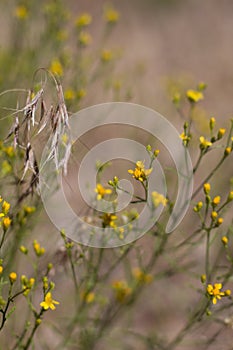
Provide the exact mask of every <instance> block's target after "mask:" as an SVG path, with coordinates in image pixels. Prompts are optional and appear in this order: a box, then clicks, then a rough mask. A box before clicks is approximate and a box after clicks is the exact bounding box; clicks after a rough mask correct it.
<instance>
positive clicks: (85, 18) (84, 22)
mask: <svg viewBox="0 0 233 350" xmlns="http://www.w3.org/2000/svg"><path fill="white" fill-rule="evenodd" d="M91 22H92V17H91V15H90V14H89V13H83V14H82V15H80V16H79V17H78V18H77V19H76V21H75V25H76V27H78V28H83V27H87V26H88V25H89V24H91Z"/></svg>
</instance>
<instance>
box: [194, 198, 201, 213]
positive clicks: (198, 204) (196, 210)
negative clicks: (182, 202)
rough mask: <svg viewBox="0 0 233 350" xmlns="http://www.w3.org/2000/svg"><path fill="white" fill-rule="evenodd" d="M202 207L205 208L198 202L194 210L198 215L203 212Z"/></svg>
mask: <svg viewBox="0 0 233 350" xmlns="http://www.w3.org/2000/svg"><path fill="white" fill-rule="evenodd" d="M202 207H203V203H202V202H201V201H200V202H198V203H197V204H196V205H195V207H194V208H193V210H194V211H195V212H196V213H198V212H199V211H200V210H201V208H202Z"/></svg>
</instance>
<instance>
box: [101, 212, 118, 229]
mask: <svg viewBox="0 0 233 350" xmlns="http://www.w3.org/2000/svg"><path fill="white" fill-rule="evenodd" d="M100 218H101V219H102V225H103V227H112V228H116V227H117V225H116V222H115V221H116V220H117V216H116V215H115V214H112V213H104V214H103V215H101V216H100Z"/></svg>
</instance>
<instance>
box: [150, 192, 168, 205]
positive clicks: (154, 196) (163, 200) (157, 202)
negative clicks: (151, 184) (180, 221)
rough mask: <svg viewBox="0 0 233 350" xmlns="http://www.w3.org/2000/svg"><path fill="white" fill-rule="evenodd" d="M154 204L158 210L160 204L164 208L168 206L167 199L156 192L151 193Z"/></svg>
mask: <svg viewBox="0 0 233 350" xmlns="http://www.w3.org/2000/svg"><path fill="white" fill-rule="evenodd" d="M151 197H152V203H153V205H154V207H155V208H157V207H158V206H159V205H160V204H162V205H163V206H164V207H165V206H166V205H167V199H166V198H165V197H164V196H163V195H162V194H160V193H158V192H156V191H154V192H152V193H151Z"/></svg>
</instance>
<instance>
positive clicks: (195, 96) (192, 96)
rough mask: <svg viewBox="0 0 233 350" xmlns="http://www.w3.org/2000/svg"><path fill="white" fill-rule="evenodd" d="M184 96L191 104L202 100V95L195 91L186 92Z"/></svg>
mask: <svg viewBox="0 0 233 350" xmlns="http://www.w3.org/2000/svg"><path fill="white" fill-rule="evenodd" d="M186 96H187V98H188V100H189V101H190V102H192V103H196V102H199V101H200V100H203V99H204V96H203V93H202V92H200V91H197V90H191V89H190V90H188V91H187V92H186Z"/></svg>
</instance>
